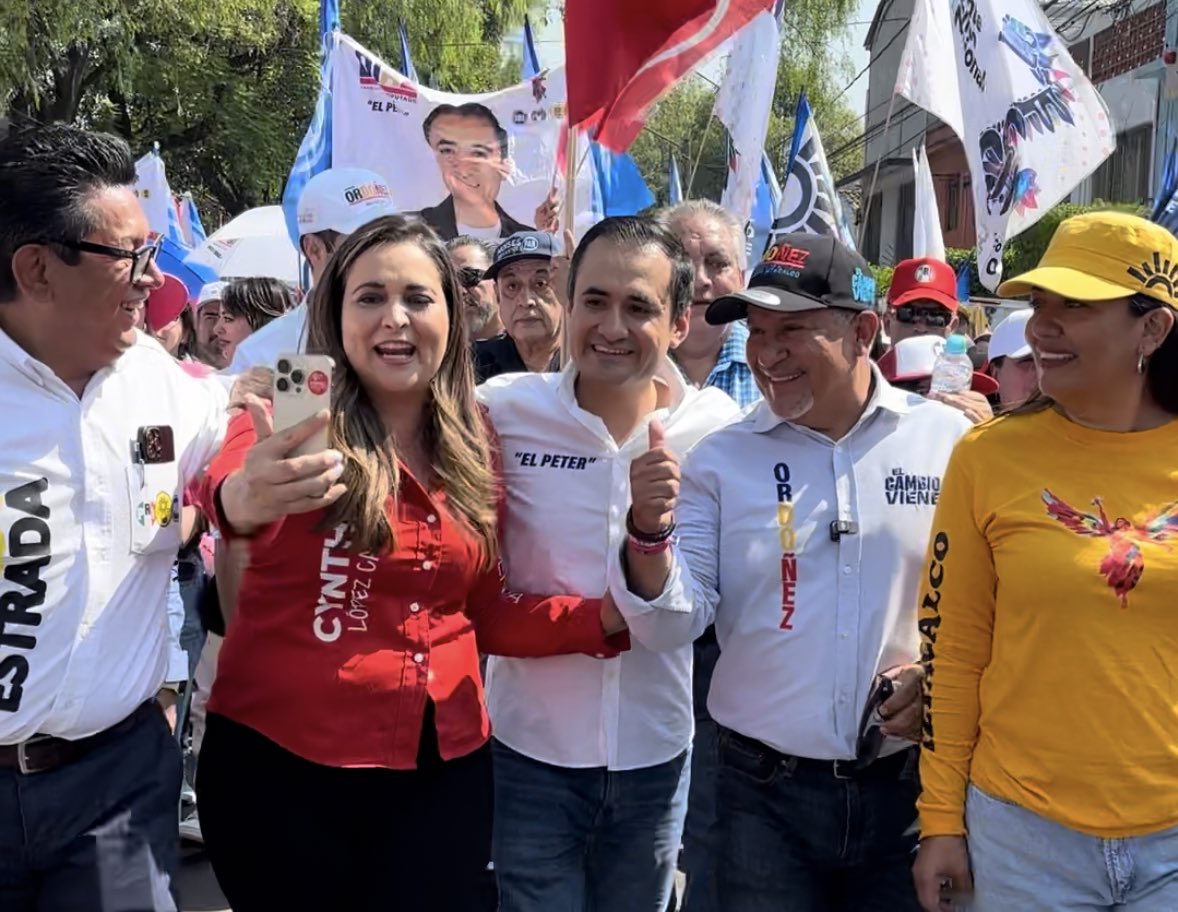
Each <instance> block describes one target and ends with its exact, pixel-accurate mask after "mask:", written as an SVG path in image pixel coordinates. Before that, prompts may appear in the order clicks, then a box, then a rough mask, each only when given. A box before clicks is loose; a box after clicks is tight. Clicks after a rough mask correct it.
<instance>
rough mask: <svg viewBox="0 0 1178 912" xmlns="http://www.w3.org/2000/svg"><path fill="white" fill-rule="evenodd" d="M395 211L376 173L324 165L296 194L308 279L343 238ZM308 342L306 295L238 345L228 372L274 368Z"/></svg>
mask: <svg viewBox="0 0 1178 912" xmlns="http://www.w3.org/2000/svg"><path fill="white" fill-rule="evenodd" d="M396 211H397V209H396V207H395V206H394V205H393V198H392V196H391V195H390V194H389V185H388V182H387V181H386V180H385V179H384V178H383V177H381V176H380V175H379V174H377V173H376V172H375V171H369V170H367V169H365V168H328V169H327V170H326V171H321V172H319V173H318V174H316V175H315V176H314V177H312V178H311V179H310V180H309V181H307V186H305V187H304V188H303V192H302V193H301V194H300V195H299V205H298V221H299V250H300V252H301V253H302V254H303V256H305V257H306V258H307V264H308V265H309V266H310V267H311V281H312V282H314V281H315V279H316V278H318V276H319V275H320V274H321V273H322V272H323V267H324V266H326V265H327V261H328V260H329V259H331V254H332V253H333V252H334V251H335V248H336V247H338V246H339V245H340V243H341V242H342V241H343V240H344V238H346V237H347V236H348V235H349V234H351V233H352V232H353V231H355V230H356V229H357V228H360V227H362V226H364V225H367V224H368V223H369V222H371V221H372V220H373V219H376V218H380V217H381V216H382V215H394V214H396ZM307 296H308V297H309V296H310V292H309V291H308V293H307ZM306 346H307V299H306V297H305V298H304V299H303V301H302V302H300V303H299V305H298V306H297V307H293V308H291V309H290V310H288V311H287V312H286V313H284V314H283V315H282V316H281V317H279V318H278V319H277V320H272V321H271V322H269V323H267V324H266V325H265V326H263V327H262V328H261V329H259V330H258V331H257V332H256V333H252V334H251V335H250V336H249V338H247V339H245V340H244V341H243V342H242V343H241V344H240V345H238V346H237V351H236V352H234V354H233V363H232V364H230V365H229V367H228V369H227V370H226V373H227V374H230V375H237V374H242V373H245V372H246V371H247V370H249V369H251V368H254V367H273V366H274V362H276V361H277V360H278V356H279V355H282V354H287V353H290V352H302V351H305V350H306Z"/></svg>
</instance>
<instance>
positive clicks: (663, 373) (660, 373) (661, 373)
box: [557, 358, 688, 414]
mask: <svg viewBox="0 0 1178 912" xmlns="http://www.w3.org/2000/svg"><path fill="white" fill-rule="evenodd" d="M654 375H655V377H656V378H657V379H659V380H662V381H663V382H664V383H666V384H667V386H668V387H670V390H671V402H670V405H669V406H668V407H667V408H666V409H664V410H660V411H665V412H667V413H668V414H674V413H675V411H676V410H677V409H678V408H679V406H681V405H682V404H683V400H684V398H685V397H686V396H687V391H688V386H687V381H686V380H684V379H683V375H682V374H681V373H680V372H679V368H677V367H676V366H675V365H674V363H673V362H672V361H671V359H670V358H664V359H663V362H662V364H660V365H659V367H658V370H656V371H655V374H654ZM557 397H558V398H559V399H560V401H561V402H562V403H563V404H564V406H565V408H567V409H568V410H569V412H571V413H573V414H576V413H577V412H580V411H582V409H581V405H580V403H579V402H577V367H576V365H575V364H574V363H573V362H572V361H569V363H568V364H566V365H565V366H564V369H563V370H562V371H561V372H560V385H559V386H558V387H557ZM655 414H658V412H656V413H655Z"/></svg>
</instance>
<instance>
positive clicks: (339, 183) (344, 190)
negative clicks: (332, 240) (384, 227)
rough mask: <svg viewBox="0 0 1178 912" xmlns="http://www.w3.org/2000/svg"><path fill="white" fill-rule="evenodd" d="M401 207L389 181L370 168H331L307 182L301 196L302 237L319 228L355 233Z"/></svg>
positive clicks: (300, 233) (300, 232)
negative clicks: (398, 205)
mask: <svg viewBox="0 0 1178 912" xmlns="http://www.w3.org/2000/svg"><path fill="white" fill-rule="evenodd" d="M396 212H397V207H396V206H394V205H393V196H392V193H390V192H389V185H388V182H387V181H385V179H384V178H383V177H381V176H380V175H379V174H377V173H376V172H375V171H369V170H368V169H366V168H328V169H327V170H326V171H321V172H319V173H318V174H316V175H315V176H314V177H312V178H311V179H310V180H309V181H307V186H305V187H304V188H303V192H302V194H301V195H300V196H299V205H298V218H299V237H302V236H303V235H304V234H314V233H315V232H317V231H338V232H339V233H340V234H351V233H352V232H353V231H355V230H356V229H357V228H359V227H360V226H362V225H366V224H368V223H369V222H371V221H372V220H373V219H375V218H380V217H381V216H382V215H394V214H396Z"/></svg>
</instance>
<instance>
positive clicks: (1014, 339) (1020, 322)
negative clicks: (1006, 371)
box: [988, 307, 1032, 361]
mask: <svg viewBox="0 0 1178 912" xmlns="http://www.w3.org/2000/svg"><path fill="white" fill-rule="evenodd" d="M1031 313H1032V311H1031V308H1029V307H1024V308H1021V309H1019V310H1016V311H1014V313H1012V314H1010V316H1008V317H1007V318H1006V319H1005V320H1003V321H1002V322H1001V323H999V324H998V325H997V326H996V327H994V332H993V333H991V335H990V349H989V352H988V355H989V358H990V360H991V361H993V360H994V359H995V358H1014V359H1016V360H1017V359H1020V358H1026V357H1029V356H1030V354H1031V346H1030V345H1028V344H1027V321H1028V320H1029V319H1031Z"/></svg>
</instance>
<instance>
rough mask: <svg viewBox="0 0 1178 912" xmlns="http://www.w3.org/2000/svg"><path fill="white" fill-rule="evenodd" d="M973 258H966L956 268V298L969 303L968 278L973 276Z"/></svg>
mask: <svg viewBox="0 0 1178 912" xmlns="http://www.w3.org/2000/svg"><path fill="white" fill-rule="evenodd" d="M972 274H973V260H966V261H965V262H964V263H962V264H961V266H960V267H959V268H958V270H957V300H958V301H960V302H961V303H962V304H968V303H969V286H970V279H971V278H972V277H973V275H972Z"/></svg>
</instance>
